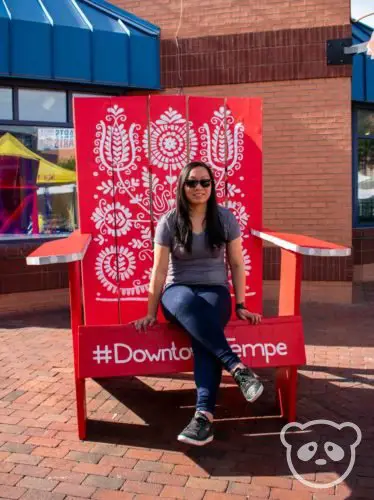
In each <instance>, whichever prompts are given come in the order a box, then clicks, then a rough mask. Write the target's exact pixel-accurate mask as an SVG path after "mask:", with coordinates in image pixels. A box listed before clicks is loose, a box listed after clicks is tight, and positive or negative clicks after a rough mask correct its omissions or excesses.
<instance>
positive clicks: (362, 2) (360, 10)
mask: <svg viewBox="0 0 374 500" xmlns="http://www.w3.org/2000/svg"><path fill="white" fill-rule="evenodd" d="M370 12H374V1H373V0H351V17H352V18H353V19H357V18H359V17H361V16H364V15H365V14H369V13H370ZM362 22H363V23H365V24H367V25H368V26H371V27H372V28H374V15H372V16H370V17H367V18H366V19H363V20H362Z"/></svg>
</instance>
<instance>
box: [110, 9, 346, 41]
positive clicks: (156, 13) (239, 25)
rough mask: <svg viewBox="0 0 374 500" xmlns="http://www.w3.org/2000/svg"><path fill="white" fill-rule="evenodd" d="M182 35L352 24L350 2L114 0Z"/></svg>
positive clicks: (168, 31)
mask: <svg viewBox="0 0 374 500" xmlns="http://www.w3.org/2000/svg"><path fill="white" fill-rule="evenodd" d="M111 2H112V3H113V4H115V5H117V6H118V7H122V8H123V9H125V10H127V11H129V12H131V13H133V14H135V15H137V16H139V17H142V18H143V19H146V20H148V21H151V22H154V23H155V24H157V25H158V26H160V27H161V30H162V37H163V38H165V39H167V38H174V37H175V35H176V33H177V32H178V36H179V37H181V38H186V37H198V36H211V35H223V34H229V33H248V32H259V31H275V30H283V29H300V28H312V27H316V26H335V25H343V24H349V22H350V2H349V0H343V1H341V2H332V1H331V0H307V1H305V0H292V1H287V2H285V1H284V0H269V1H267V2H264V1H261V0H155V1H151V0H111Z"/></svg>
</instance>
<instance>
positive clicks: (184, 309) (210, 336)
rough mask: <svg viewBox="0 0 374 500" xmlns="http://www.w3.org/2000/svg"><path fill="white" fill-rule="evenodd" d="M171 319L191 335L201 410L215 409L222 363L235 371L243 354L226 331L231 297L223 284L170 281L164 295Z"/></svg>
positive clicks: (227, 368)
mask: <svg viewBox="0 0 374 500" xmlns="http://www.w3.org/2000/svg"><path fill="white" fill-rule="evenodd" d="M161 308H162V312H163V314H164V316H165V319H166V320H167V321H170V322H171V323H175V324H177V325H179V326H181V327H182V328H183V329H184V330H185V331H186V332H187V333H188V334H189V336H190V337H191V343H192V350H193V354H194V375H195V383H196V387H197V404H196V409H197V410H205V411H209V412H211V413H213V412H214V407H215V404H216V398H217V392H218V388H219V385H220V383H221V377H222V366H224V368H226V370H227V371H231V370H232V369H233V368H234V367H235V366H236V365H237V364H238V363H240V359H239V357H238V356H237V355H236V354H235V353H234V352H233V351H232V349H231V347H230V346H229V344H228V342H227V340H226V337H225V335H224V327H225V326H226V325H227V323H228V321H229V319H230V316H231V297H230V292H229V290H228V289H227V288H226V287H225V286H223V285H214V286H213V285H209V286H208V285H207V286H205V285H170V286H168V287H167V288H166V289H165V290H164V292H163V294H162V296H161Z"/></svg>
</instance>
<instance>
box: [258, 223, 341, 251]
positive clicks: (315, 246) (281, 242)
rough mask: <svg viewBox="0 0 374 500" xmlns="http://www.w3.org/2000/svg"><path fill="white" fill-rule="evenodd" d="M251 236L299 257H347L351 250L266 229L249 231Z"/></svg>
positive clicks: (310, 238) (314, 239)
mask: <svg viewBox="0 0 374 500" xmlns="http://www.w3.org/2000/svg"><path fill="white" fill-rule="evenodd" d="M251 233H252V234H253V236H257V237H258V238H261V239H262V240H264V241H269V242H270V243H273V244H274V245H277V246H278V247H280V248H284V249H285V250H290V251H292V252H295V253H298V254H301V255H315V256H318V257H348V256H349V255H351V249H350V248H348V247H344V246H341V245H336V244H335V243H329V242H328V241H323V240H318V239H317V238H312V237H310V236H303V235H299V234H291V233H278V232H276V231H269V230H267V229H262V230H261V231H260V230H257V229H251Z"/></svg>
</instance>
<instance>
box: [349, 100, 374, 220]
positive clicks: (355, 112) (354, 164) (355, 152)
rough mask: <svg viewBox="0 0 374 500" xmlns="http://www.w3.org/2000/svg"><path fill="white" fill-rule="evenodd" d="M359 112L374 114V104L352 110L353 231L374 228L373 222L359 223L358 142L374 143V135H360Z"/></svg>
mask: <svg viewBox="0 0 374 500" xmlns="http://www.w3.org/2000/svg"><path fill="white" fill-rule="evenodd" d="M358 111H371V112H373V113H374V103H363V102H353V108H352V227H353V229H363V228H374V221H373V222H360V221H359V198H358V172H359V168H358V167H359V165H358V142H359V139H370V140H373V141H374V135H365V136H361V135H359V134H358Z"/></svg>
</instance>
